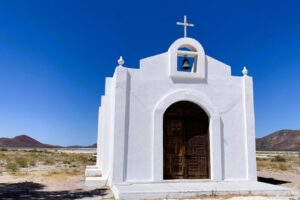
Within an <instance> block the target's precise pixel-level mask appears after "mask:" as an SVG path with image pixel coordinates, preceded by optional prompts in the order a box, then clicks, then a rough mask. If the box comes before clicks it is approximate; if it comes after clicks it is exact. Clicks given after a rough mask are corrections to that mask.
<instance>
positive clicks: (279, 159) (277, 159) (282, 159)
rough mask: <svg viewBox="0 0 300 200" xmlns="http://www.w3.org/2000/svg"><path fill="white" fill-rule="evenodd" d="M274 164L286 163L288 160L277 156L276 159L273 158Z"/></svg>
mask: <svg viewBox="0 0 300 200" xmlns="http://www.w3.org/2000/svg"><path fill="white" fill-rule="evenodd" d="M272 161H273V162H286V159H285V158H284V157H282V156H275V157H274V158H272Z"/></svg>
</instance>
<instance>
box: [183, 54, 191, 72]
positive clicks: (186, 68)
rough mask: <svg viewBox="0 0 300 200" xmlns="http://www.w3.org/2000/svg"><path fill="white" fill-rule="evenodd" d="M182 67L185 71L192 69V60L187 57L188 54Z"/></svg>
mask: <svg viewBox="0 0 300 200" xmlns="http://www.w3.org/2000/svg"><path fill="white" fill-rule="evenodd" d="M181 69H182V70H184V71H186V70H189V69H191V65H190V61H189V59H188V58H187V56H184V59H183V61H182V65H181Z"/></svg>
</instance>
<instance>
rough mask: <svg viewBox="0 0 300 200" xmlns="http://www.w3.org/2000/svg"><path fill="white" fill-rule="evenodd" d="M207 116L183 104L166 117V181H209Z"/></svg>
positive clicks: (173, 107)
mask: <svg viewBox="0 0 300 200" xmlns="http://www.w3.org/2000/svg"><path fill="white" fill-rule="evenodd" d="M208 139H209V138H208V116H207V115H206V113H205V112H204V111H203V110H202V109H201V108H200V107H199V106H197V105H196V104H193V103H190V102H186V101H182V102H178V103H175V104H173V105H172V106H170V107H169V108H168V109H167V111H166V113H165V115H164V179H206V178H209V173H210V172H209V140H208Z"/></svg>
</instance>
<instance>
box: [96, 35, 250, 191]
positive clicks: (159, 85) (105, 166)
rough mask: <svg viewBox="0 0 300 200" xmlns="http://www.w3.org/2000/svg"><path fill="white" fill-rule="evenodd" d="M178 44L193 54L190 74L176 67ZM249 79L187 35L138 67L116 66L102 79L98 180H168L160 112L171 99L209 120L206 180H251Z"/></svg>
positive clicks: (108, 182) (161, 112) (144, 60)
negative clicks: (208, 174) (191, 106)
mask: <svg viewBox="0 0 300 200" xmlns="http://www.w3.org/2000/svg"><path fill="white" fill-rule="evenodd" d="M182 47H187V48H190V49H191V50H192V53H195V55H197V56H198V57H197V69H196V70H195V71H193V72H179V71H176V70H175V69H177V63H176V62H177V60H176V59H175V58H176V56H177V55H178V52H177V50H178V48H182ZM174 70H175V71H174ZM252 84H253V83H252V78H251V77H249V76H247V75H245V76H241V77H237V76H232V75H231V69H230V66H228V65H226V64H224V63H222V62H220V61H218V60H216V59H214V58H211V57H209V56H207V55H206V54H205V52H204V49H203V47H202V45H201V44H200V43H199V42H198V41H196V40H194V39H192V38H180V39H178V40H176V41H175V42H174V43H173V44H172V45H171V47H170V48H169V50H168V51H167V52H166V53H162V54H159V55H155V56H152V57H148V58H145V59H142V60H141V61H140V67H139V69H133V68H126V67H123V66H118V67H117V68H116V70H115V73H114V75H113V77H111V78H106V82H105V85H106V86H105V94H104V95H103V96H102V97H101V105H100V106H99V125H98V130H99V131H98V149H97V166H98V168H99V169H100V170H101V171H102V176H101V178H102V179H103V180H107V184H108V185H109V186H113V187H114V185H116V184H122V183H129V182H149V183H151V182H153V181H156V182H157V181H158V182H166V183H167V181H165V180H163V146H162V144H163V114H164V111H165V110H166V109H167V108H168V107H169V106H171V105H172V104H173V103H175V102H177V101H191V102H193V103H195V104H197V105H198V106H200V107H202V108H203V110H205V111H206V112H207V115H208V116H209V120H210V125H209V134H210V135H209V136H210V158H211V159H210V168H211V178H210V180H209V181H211V182H215V181H224V182H226V183H227V182H228V181H233V182H234V181H250V182H251V181H255V180H256V160H255V121H254V108H253V86H252ZM99 143H100V145H99ZM177 181H178V182H184V180H177ZM209 181H208V182H206V183H209ZM168 184H169V183H168ZM199 184H200V183H199ZM193 187H194V186H193ZM201 187H202V186H201ZM204 189H205V187H204Z"/></svg>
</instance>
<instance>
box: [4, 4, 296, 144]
mask: <svg viewBox="0 0 300 200" xmlns="http://www.w3.org/2000/svg"><path fill="white" fill-rule="evenodd" d="M299 8H300V1H297V0H287V1H282V0H263V1H262V0H251V1H230V0H229V1H199V0H195V1H189V0H186V1H174V0H173V1H171V0H170V1H92V0H89V1H84V0H81V1H77V0H70V1H67V0H64V1H60V0H51V1H33V0H27V1H25V0H24V1H17V0H15V1H5V0H0V137H13V136H16V135H20V134H27V135H30V136H32V137H34V138H36V139H38V140H40V141H42V142H44V143H50V144H59V145H71V144H80V145H88V144H92V143H95V141H96V137H97V115H98V113H97V112H98V105H99V101H100V96H101V95H102V94H103V92H104V91H103V89H104V79H105V77H106V76H111V75H112V74H113V71H114V68H115V66H116V64H117V59H118V58H119V56H120V55H122V56H123V58H124V60H125V66H130V67H138V64H139V60H140V59H141V58H145V57H148V56H152V55H155V54H158V53H162V52H165V51H167V49H168V47H169V46H170V44H171V43H172V42H173V41H174V40H176V39H177V38H179V37H182V33H183V30H182V27H179V26H176V21H181V20H182V18H183V15H184V14H186V15H187V16H188V21H190V22H191V23H194V24H195V27H194V28H189V31H188V33H189V36H190V37H193V38H195V39H197V40H198V41H200V42H201V44H202V45H203V47H204V49H205V51H206V53H207V54H208V55H210V56H212V57H214V58H216V59H218V60H220V61H223V62H224V63H226V64H229V65H230V66H232V73H233V75H241V70H242V67H243V66H244V65H246V66H247V67H248V70H249V74H250V75H251V76H253V77H254V90H255V91H254V92H255V93H254V95H255V114H256V134H257V137H261V136H263V135H266V134H269V133H271V132H273V131H275V130H278V129H284V128H288V129H300V105H299V102H300V91H299V90H300V78H299V76H300V48H299V47H300V23H299V19H300V12H299Z"/></svg>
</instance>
